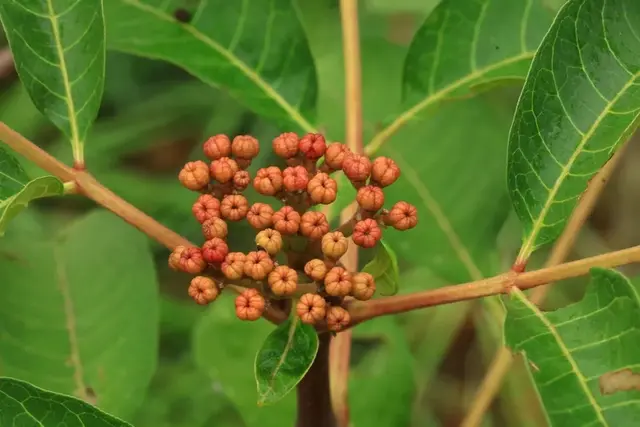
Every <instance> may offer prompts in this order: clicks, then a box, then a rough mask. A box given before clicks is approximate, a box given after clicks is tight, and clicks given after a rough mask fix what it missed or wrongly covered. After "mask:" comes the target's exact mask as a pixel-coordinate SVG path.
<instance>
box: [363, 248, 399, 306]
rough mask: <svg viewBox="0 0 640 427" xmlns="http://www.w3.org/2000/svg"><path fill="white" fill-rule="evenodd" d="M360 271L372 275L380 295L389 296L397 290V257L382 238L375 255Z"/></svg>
mask: <svg viewBox="0 0 640 427" xmlns="http://www.w3.org/2000/svg"><path fill="white" fill-rule="evenodd" d="M362 271H364V272H366V273H369V274H371V275H372V276H373V278H374V279H375V282H376V289H377V290H378V292H379V293H380V295H385V296H389V295H395V294H396V293H397V292H398V282H399V281H400V272H399V271H398V259H397V258H396V254H395V253H394V252H393V249H391V247H390V246H389V245H388V244H387V243H385V241H384V240H380V242H379V243H378V246H377V248H376V255H375V256H374V257H373V259H372V260H371V261H369V263H367V265H365V266H364V268H363V269H362Z"/></svg>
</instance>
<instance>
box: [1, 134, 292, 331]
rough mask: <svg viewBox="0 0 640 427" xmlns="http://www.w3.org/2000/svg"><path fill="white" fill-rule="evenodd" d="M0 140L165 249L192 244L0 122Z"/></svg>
mask: <svg viewBox="0 0 640 427" xmlns="http://www.w3.org/2000/svg"><path fill="white" fill-rule="evenodd" d="M0 140H2V141H4V142H5V143H6V144H7V145H8V146H9V147H10V148H11V149H12V150H13V151H15V152H16V153H18V154H21V155H22V156H24V157H25V158H26V159H27V160H29V161H31V162H33V163H34V164H36V165H37V166H39V167H40V168H41V169H43V170H44V171H46V172H48V173H50V174H51V175H54V176H56V177H57V178H59V179H60V180H62V181H64V183H65V187H67V188H72V189H73V192H74V193H78V194H82V195H84V196H86V197H88V198H90V199H92V200H93V201H95V202H96V203H98V204H99V205H101V206H103V207H104V208H106V209H109V210H110V211H111V212H113V213H115V214H116V215H118V216H119V217H120V218H122V219H123V220H125V221H127V222H128V223H129V224H131V225H133V226H134V227H136V228H137V229H138V230H140V231H142V232H143V233H145V234H146V235H148V236H149V237H151V238H152V239H154V240H156V241H158V242H159V243H161V244H162V245H164V246H165V247H166V248H167V249H169V250H173V249H175V247H176V246H180V245H182V246H194V244H193V243H191V242H190V241H189V240H188V239H185V238H184V237H182V236H181V235H179V234H178V233H176V232H175V231H173V230H171V229H169V228H167V227H165V226H164V225H162V224H160V223H159V222H158V221H156V220H155V219H153V218H151V217H150V216H149V215H147V214H145V213H144V212H142V211H141V210H139V209H138V208H136V207H135V206H133V205H132V204H130V203H128V202H126V201H125V200H123V199H121V198H120V197H118V196H117V195H116V194H114V193H113V192H112V191H111V190H109V189H108V188H106V187H105V186H103V185H102V184H100V183H99V182H98V181H97V180H96V179H95V178H94V177H93V176H92V175H90V174H89V173H88V172H86V171H80V170H75V169H73V168H70V167H69V166H67V165H65V164H64V163H62V162H61V161H60V160H58V159H56V158H55V157H53V156H52V155H50V154H49V153H47V152H46V151H44V150H43V149H42V148H40V147H38V146H37V145H36V144H34V143H33V142H31V141H29V140H28V139H27V138H25V137H24V136H22V135H20V134H19V133H18V132H16V131H14V130H13V129H11V128H9V127H8V126H7V125H6V124H4V123H2V122H0ZM231 288H232V289H233V290H234V291H236V292H242V291H243V290H244V288H243V287H241V286H231ZM264 317H265V318H266V319H267V320H269V321H271V322H273V323H281V322H283V321H284V320H286V315H285V314H284V313H282V312H280V311H279V310H277V309H275V308H273V307H270V308H268V309H267V310H265V314H264Z"/></svg>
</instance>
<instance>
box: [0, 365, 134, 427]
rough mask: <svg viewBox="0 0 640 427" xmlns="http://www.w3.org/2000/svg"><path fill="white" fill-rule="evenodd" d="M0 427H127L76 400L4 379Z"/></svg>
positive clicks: (0, 379)
mask: <svg viewBox="0 0 640 427" xmlns="http://www.w3.org/2000/svg"><path fill="white" fill-rule="evenodd" d="M0 425H2V426H24V427H32V426H33V427H37V426H43V427H44V426H65V427H131V425H130V424H127V423H125V422H124V421H122V420H119V419H117V418H115V417H114V416H112V415H109V414H106V413H104V412H102V411H101V410H99V409H97V408H95V407H93V406H91V405H89V404H87V403H85V402H83V401H81V400H79V399H76V398H74V397H71V396H66V395H63V394H57V393H53V392H50V391H47V390H43V389H41V388H39V387H36V386H34V385H32V384H29V383H27V382H24V381H20V380H17V379H14V378H6V377H0Z"/></svg>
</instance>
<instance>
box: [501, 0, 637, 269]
mask: <svg viewBox="0 0 640 427" xmlns="http://www.w3.org/2000/svg"><path fill="white" fill-rule="evenodd" d="M639 20H640V4H639V3H638V2H637V1H635V0H611V1H605V0H594V1H584V0H570V1H568V2H567V3H566V4H565V6H564V7H563V8H562V9H561V10H560V12H559V13H558V16H557V17H556V20H555V21H554V23H553V25H552V26H551V29H550V30H549V33H548V34H547V35H546V36H545V38H544V41H543V42H542V44H541V46H540V49H539V51H538V53H537V54H536V58H535V60H534V61H533V63H532V64H531V69H530V71H529V75H528V76H527V80H526V83H525V86H524V88H523V89H522V94H521V96H520V100H519V102H518V107H517V110H516V113H515V117H514V119H513V126H512V128H511V135H510V137H509V156H508V157H509V159H508V185H509V192H510V194H511V199H512V201H513V205H514V207H515V210H516V212H517V214H518V216H519V217H520V220H521V221H522V223H523V225H524V231H525V233H524V243H523V245H522V249H521V251H520V257H519V258H520V259H522V260H526V259H527V258H528V256H529V255H530V254H531V253H532V252H533V251H534V250H535V249H537V248H538V247H539V246H540V245H543V244H545V243H548V242H551V241H553V240H554V239H555V238H556V237H558V236H559V235H560V233H561V232H562V229H563V228H564V226H565V224H566V222H567V220H568V218H569V215H570V214H571V212H572V210H573V208H574V207H575V205H576V203H577V202H578V200H579V198H580V195H581V194H582V192H583V191H584V190H585V188H586V186H587V183H588V182H589V180H590V179H591V177H593V175H595V174H596V173H597V172H598V170H599V169H600V168H601V167H602V166H603V165H604V164H605V163H606V162H607V160H609V158H610V157H611V156H612V155H613V153H614V152H615V150H616V149H617V148H618V147H619V146H620V144H621V143H622V142H624V141H625V140H626V139H627V137H628V136H629V135H630V134H631V132H632V131H633V130H634V129H635V127H636V125H637V123H636V119H637V117H638V114H640V85H639V84H638V77H639V76H640V61H638V52H640V38H638V36H637V34H639V33H640V26H638V25H637V23H638V22H639Z"/></svg>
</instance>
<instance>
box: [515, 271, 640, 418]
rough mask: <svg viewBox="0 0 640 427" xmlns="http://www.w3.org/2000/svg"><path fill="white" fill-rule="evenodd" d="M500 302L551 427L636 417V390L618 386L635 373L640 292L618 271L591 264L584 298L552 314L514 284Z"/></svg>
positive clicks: (639, 368)
mask: <svg viewBox="0 0 640 427" xmlns="http://www.w3.org/2000/svg"><path fill="white" fill-rule="evenodd" d="M506 305H507V310H508V314H507V318H506V321H505V341H506V344H507V346H509V347H511V348H512V349H513V350H514V351H516V352H523V353H524V356H525V357H526V359H527V361H528V363H529V366H530V371H531V374H532V376H533V379H534V381H535V384H536V386H537V388H538V392H539V394H540V398H541V399H542V403H543V405H544V407H545V409H546V411H547V415H548V417H549V421H550V425H551V426H553V427H556V426H557V427H563V426H569V425H571V426H587V425H589V426H603V427H607V426H625V425H631V424H633V423H634V422H635V420H638V419H640V390H638V389H637V387H636V388H635V389H634V388H633V387H628V388H627V387H626V386H631V385H633V384H632V382H633V381H634V379H635V380H636V384H637V376H638V375H640V373H639V372H640V298H639V297H638V294H637V292H636V290H635V289H634V287H633V286H632V285H631V283H630V282H629V280H628V279H627V278H626V277H624V276H623V275H622V274H620V273H618V272H616V271H615V270H606V269H600V268H594V269H592V270H591V282H590V284H589V287H588V290H587V293H586V295H585V297H584V299H583V300H582V301H581V302H579V303H575V304H572V305H570V306H567V307H565V308H562V309H559V310H557V311H554V312H546V313H545V312H541V311H540V310H539V309H538V308H537V307H536V306H535V305H534V304H532V303H531V302H530V301H529V300H527V298H526V296H525V295H524V293H522V292H521V291H520V290H517V289H515V290H514V291H512V292H511V298H510V299H509V300H508V301H507V302H506ZM626 375H628V376H626ZM634 376H635V377H634ZM625 383H626V384H625Z"/></svg>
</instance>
